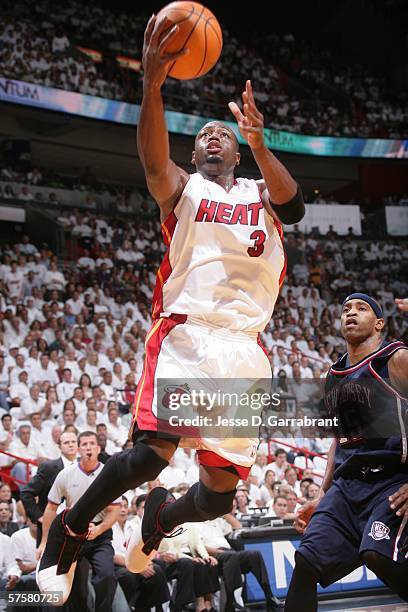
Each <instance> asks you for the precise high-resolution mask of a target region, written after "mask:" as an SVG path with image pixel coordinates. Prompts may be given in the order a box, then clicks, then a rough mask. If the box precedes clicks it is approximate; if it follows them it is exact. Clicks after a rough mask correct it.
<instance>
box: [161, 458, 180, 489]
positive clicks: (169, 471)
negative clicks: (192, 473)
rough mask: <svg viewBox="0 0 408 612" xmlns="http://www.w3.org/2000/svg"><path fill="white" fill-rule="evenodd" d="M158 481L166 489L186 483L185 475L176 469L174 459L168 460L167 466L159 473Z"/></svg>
mask: <svg viewBox="0 0 408 612" xmlns="http://www.w3.org/2000/svg"><path fill="white" fill-rule="evenodd" d="M160 481H161V482H162V483H163V486H164V487H166V489H171V488H172V487H176V486H177V485H178V484H180V482H186V473H185V472H184V471H183V470H181V469H180V468H178V467H176V465H175V461H174V457H172V458H171V459H170V460H169V465H168V466H167V467H165V468H164V470H163V471H162V472H161V474H160Z"/></svg>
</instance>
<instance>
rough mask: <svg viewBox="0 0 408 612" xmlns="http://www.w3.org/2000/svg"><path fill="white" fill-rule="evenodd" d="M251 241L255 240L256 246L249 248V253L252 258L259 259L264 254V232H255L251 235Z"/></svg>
mask: <svg viewBox="0 0 408 612" xmlns="http://www.w3.org/2000/svg"><path fill="white" fill-rule="evenodd" d="M250 238H251V240H255V242H254V246H251V247H248V249H247V253H248V255H249V256H250V257H259V256H260V255H262V253H263V252H264V248H265V247H264V242H265V240H266V234H265V232H264V231H263V230H255V231H254V232H252V234H251V235H250Z"/></svg>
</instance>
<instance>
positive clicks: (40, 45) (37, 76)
mask: <svg viewBox="0 0 408 612" xmlns="http://www.w3.org/2000/svg"><path fill="white" fill-rule="evenodd" d="M146 19H147V17H146V16H141V15H134V14H126V13H124V12H112V11H109V10H108V9H106V8H101V7H99V6H97V5H95V4H92V5H84V4H81V3H79V2H76V1H75V0H70V2H69V3H67V4H66V5H65V6H64V7H61V9H60V10H59V11H58V13H56V12H55V11H53V10H52V9H51V8H50V2H49V1H47V0H41V1H40V2H37V3H36V5H35V7H34V9H33V10H31V8H30V7H28V5H27V4H25V3H23V2H16V3H13V5H12V8H11V9H10V12H7V11H6V13H5V14H4V15H3V16H2V17H1V18H0V32H1V33H0V73H1V74H2V75H3V76H7V77H12V78H13V77H14V78H18V79H21V80H26V81H30V82H33V83H39V84H44V85H48V86H52V87H58V88H62V89H67V90H71V91H77V92H80V93H83V94H90V95H94V96H101V97H104V98H111V99H117V100H127V101H131V102H134V103H139V102H140V99H141V73H138V72H134V71H131V70H128V69H122V68H120V67H119V64H118V63H117V61H116V60H115V59H114V54H117V53H123V54H125V55H127V56H129V57H133V58H135V59H139V60H140V58H141V51H142V49H141V45H142V41H143V29H144V27H145V24H146ZM223 36H224V46H223V52H222V56H221V59H220V61H219V62H218V63H217V64H216V66H215V67H214V69H213V70H212V71H211V72H210V73H209V74H208V75H206V76H204V77H203V78H201V79H199V80H192V81H176V80H174V79H168V80H167V81H166V84H165V85H164V88H163V93H164V95H165V98H166V103H167V108H168V109H173V110H176V111H182V112H186V113H192V114H197V115H204V116H215V117H217V118H224V119H225V118H227V119H230V120H231V119H232V117H231V116H230V114H229V112H228V108H227V105H226V102H227V101H228V100H230V99H236V100H237V99H240V95H241V90H242V87H243V82H242V74H245V75H250V76H251V79H252V81H253V84H254V90H255V98H256V100H257V102H258V103H259V106H260V108H261V110H262V112H263V113H264V116H265V121H266V126H267V127H269V128H276V129H283V130H288V131H290V132H302V133H306V134H317V135H320V134H323V135H332V136H361V137H369V136H370V137H390V138H401V137H404V136H405V135H406V131H405V130H406V125H407V119H408V116H407V98H406V96H405V95H404V94H402V93H398V92H396V91H394V90H393V88H392V87H391V85H390V83H389V82H388V80H387V78H386V77H385V76H383V75H378V74H375V73H373V72H371V71H370V70H368V69H367V68H366V67H364V66H362V65H361V64H359V63H358V62H354V63H353V64H350V63H349V62H345V61H344V59H343V58H342V57H341V56H340V57H339V56H333V53H332V52H331V51H329V50H327V49H323V50H322V48H321V47H319V45H318V41H311V40H303V39H302V40H297V39H296V38H295V37H294V35H293V34H292V33H290V32H288V33H284V34H278V33H273V34H268V35H264V36H263V37H262V38H261V39H260V38H259V37H254V42H253V43H252V44H250V43H249V42H247V41H243V40H238V39H237V38H236V37H235V36H233V35H231V34H230V33H229V32H228V31H227V30H226V29H225V28H224V30H223ZM78 45H83V46H84V47H87V48H89V47H91V48H94V49H96V50H97V51H99V52H107V54H106V53H105V55H103V61H102V62H94V61H92V60H91V59H90V58H89V56H87V55H85V54H84V53H81V52H79V51H78ZM109 58H110V59H109ZM300 91H301V92H302V93H301V94H300V93H299V92H300ZM294 92H296V94H295V93H294Z"/></svg>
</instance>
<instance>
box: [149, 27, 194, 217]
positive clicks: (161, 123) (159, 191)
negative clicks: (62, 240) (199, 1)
mask: <svg viewBox="0 0 408 612" xmlns="http://www.w3.org/2000/svg"><path fill="white" fill-rule="evenodd" d="M169 25H170V21H169V20H168V19H167V17H162V18H160V20H157V18H156V16H155V15H153V16H152V17H151V18H150V20H149V22H148V24H147V27H146V30H145V35H144V43H143V70H144V76H143V99H142V105H141V109H140V117H139V124H138V129H137V149H138V152H139V157H140V161H141V163H142V165H143V168H144V171H145V175H146V181H147V185H148V188H149V191H150V193H151V194H152V196H153V197H154V199H155V200H156V201H157V203H158V205H159V206H160V208H161V210H162V214H163V216H166V215H167V214H169V213H170V212H171V211H172V210H173V208H174V205H175V203H176V201H177V199H178V197H179V195H180V194H181V192H182V190H183V188H184V186H185V184H186V183H187V181H188V174H187V172H185V171H184V170H183V169H182V168H179V167H178V166H176V164H175V163H174V162H173V161H172V160H171V159H170V146H169V135H168V132H167V126H166V120H165V117H164V105H163V99H162V95H161V87H162V85H163V83H164V81H165V80H166V76H167V73H168V70H169V67H170V65H171V62H172V61H174V60H175V59H176V58H177V57H179V56H181V55H183V54H184V53H185V50H183V51H180V52H178V53H166V46H167V44H168V43H169V41H170V40H171V39H172V37H173V36H174V35H175V34H176V33H177V29H178V26H173V27H172V28H171V29H170V30H169Z"/></svg>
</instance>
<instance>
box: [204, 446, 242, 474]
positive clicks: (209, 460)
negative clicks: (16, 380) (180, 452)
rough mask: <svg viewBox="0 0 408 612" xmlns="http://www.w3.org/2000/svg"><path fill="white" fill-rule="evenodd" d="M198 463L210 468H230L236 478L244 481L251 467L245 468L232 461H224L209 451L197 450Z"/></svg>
mask: <svg viewBox="0 0 408 612" xmlns="http://www.w3.org/2000/svg"><path fill="white" fill-rule="evenodd" d="M197 455H198V463H199V464H200V465H208V466H210V467H229V466H232V467H234V468H235V469H236V471H237V474H238V476H239V477H240V478H241V479H242V480H246V479H247V478H248V476H249V472H250V471H251V467H252V466H251V467H245V466H244V465H237V464H236V463H233V462H232V461H228V459H224V457H221V456H220V455H217V454H216V453H214V451H210V450H198V451H197Z"/></svg>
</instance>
